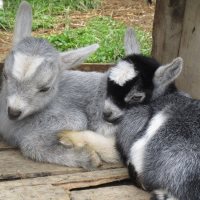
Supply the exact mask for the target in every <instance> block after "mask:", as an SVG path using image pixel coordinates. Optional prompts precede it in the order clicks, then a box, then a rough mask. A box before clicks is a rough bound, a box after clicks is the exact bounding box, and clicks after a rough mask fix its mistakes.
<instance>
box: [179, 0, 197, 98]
mask: <svg viewBox="0 0 200 200" xmlns="http://www.w3.org/2000/svg"><path fill="white" fill-rule="evenodd" d="M199 10H200V1H199V0H187V1H186V6H185V15H184V24H183V32H182V37H181V45H180V50H179V56H181V57H182V58H183V59H184V67H183V72H182V74H181V76H180V77H179V78H178V81H177V85H178V87H179V88H180V89H183V90H184V91H186V92H189V93H190V94H191V95H192V96H193V97H195V98H200V88H199V86H200V64H199V63H200V11H199Z"/></svg>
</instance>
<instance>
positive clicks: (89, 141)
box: [58, 130, 120, 163]
mask: <svg viewBox="0 0 200 200" xmlns="http://www.w3.org/2000/svg"><path fill="white" fill-rule="evenodd" d="M58 137H59V140H60V143H62V144H63V145H66V146H70V145H73V146H74V147H79V148H80V147H82V148H83V147H85V146H87V147H89V148H90V149H92V150H93V151H95V152H96V153H98V155H99V156H100V157H101V159H102V161H104V162H107V163H118V162H119V161H120V158H119V155H118V152H117V150H116V147H115V138H114V136H112V137H111V136H104V135H100V134H98V133H96V132H93V131H88V130H87V131H63V132H61V133H59V134H58Z"/></svg>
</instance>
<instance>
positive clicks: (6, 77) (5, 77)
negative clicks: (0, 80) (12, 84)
mask: <svg viewBox="0 0 200 200" xmlns="http://www.w3.org/2000/svg"><path fill="white" fill-rule="evenodd" d="M3 77H4V79H5V80H7V79H8V76H7V74H6V73H5V72H3Z"/></svg>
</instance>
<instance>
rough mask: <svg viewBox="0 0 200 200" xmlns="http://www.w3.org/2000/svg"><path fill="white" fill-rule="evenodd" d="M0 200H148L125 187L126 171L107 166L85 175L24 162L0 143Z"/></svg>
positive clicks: (128, 186)
mask: <svg viewBox="0 0 200 200" xmlns="http://www.w3.org/2000/svg"><path fill="white" fill-rule="evenodd" d="M0 166H1V168H0V191H1V192H0V200H7V199H8V200H29V199H33V200H57V199H58V200H115V199H120V200H133V199H134V200H148V199H149V194H148V193H146V192H144V191H142V190H139V189H137V188H136V187H134V186H132V185H130V184H129V181H128V174H127V170H126V169H125V168H124V167H123V166H122V165H121V164H116V165H109V164H105V165H104V166H102V167H100V168H98V169H95V170H94V171H85V170H83V169H80V168H69V167H63V166H58V165H52V164H45V163H37V162H34V161H32V160H29V159H26V158H24V157H23V156H22V155H21V154H20V152H19V151H18V150H17V149H14V148H12V147H9V146H7V145H6V144H5V143H4V142H2V140H1V139H0Z"/></svg>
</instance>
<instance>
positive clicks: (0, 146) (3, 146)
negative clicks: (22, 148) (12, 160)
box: [0, 137, 14, 151]
mask: <svg viewBox="0 0 200 200" xmlns="http://www.w3.org/2000/svg"><path fill="white" fill-rule="evenodd" d="M9 149H14V147H11V146H9V145H7V144H6V143H5V142H4V141H3V139H2V138H1V137H0V151H4V150H9Z"/></svg>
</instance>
